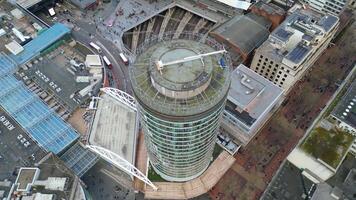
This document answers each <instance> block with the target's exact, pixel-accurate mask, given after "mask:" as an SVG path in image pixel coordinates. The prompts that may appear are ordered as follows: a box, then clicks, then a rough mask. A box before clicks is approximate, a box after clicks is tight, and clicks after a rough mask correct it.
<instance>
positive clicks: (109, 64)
mask: <svg viewBox="0 0 356 200" xmlns="http://www.w3.org/2000/svg"><path fill="white" fill-rule="evenodd" d="M103 60H104V62H105V64H106V65H107V66H108V68H109V69H112V64H111V62H110V60H109V59H108V58H107V57H106V56H103Z"/></svg>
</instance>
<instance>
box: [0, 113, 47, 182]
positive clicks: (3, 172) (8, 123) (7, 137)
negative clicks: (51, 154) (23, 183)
mask: <svg viewBox="0 0 356 200" xmlns="http://www.w3.org/2000/svg"><path fill="white" fill-rule="evenodd" d="M20 135H21V136H20ZM25 143H26V146H27V147H26V146H25V145H24V144H25ZM45 155H46V153H45V152H44V150H42V149H41V148H40V147H39V146H38V145H36V144H35V142H34V141H33V140H32V139H31V138H30V137H29V136H28V135H27V134H26V133H25V131H24V130H23V129H22V128H21V127H20V126H19V125H18V124H17V123H16V122H15V121H14V120H13V119H12V118H11V117H10V116H8V115H7V114H6V112H4V111H3V110H2V109H1V108H0V180H3V179H9V180H11V181H14V180H15V178H16V176H15V174H16V170H17V169H18V168H19V167H24V166H33V164H34V163H35V162H38V161H39V160H41V159H42V158H43V157H44V156H45ZM14 172H15V173H14Z"/></svg>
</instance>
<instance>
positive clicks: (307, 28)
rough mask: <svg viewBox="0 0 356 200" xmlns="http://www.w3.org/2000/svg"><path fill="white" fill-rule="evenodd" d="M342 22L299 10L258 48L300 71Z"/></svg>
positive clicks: (328, 16)
mask: <svg viewBox="0 0 356 200" xmlns="http://www.w3.org/2000/svg"><path fill="white" fill-rule="evenodd" d="M338 23H339V18H338V17H336V16H332V15H325V16H321V15H318V14H317V13H314V12H311V11H310V10H303V9H299V10H297V11H295V12H294V13H292V14H291V15H289V16H288V17H287V18H286V19H285V20H284V21H283V23H282V24H280V25H279V26H278V27H277V28H276V29H275V30H274V31H273V32H272V33H271V34H270V36H269V39H268V40H267V41H266V42H265V43H263V44H262V45H261V47H260V48H258V51H262V52H263V54H265V55H268V57H271V58H273V59H274V60H278V61H279V62H282V63H283V64H285V65H286V66H288V67H289V68H291V69H294V70H297V68H298V67H299V66H300V65H301V64H302V63H303V61H304V60H305V59H306V58H307V57H308V55H310V54H311V53H312V52H313V48H317V47H318V46H319V45H320V44H321V43H322V42H324V40H325V39H326V38H327V37H328V36H329V34H330V33H331V32H332V30H333V29H334V28H335V27H337V26H338Z"/></svg>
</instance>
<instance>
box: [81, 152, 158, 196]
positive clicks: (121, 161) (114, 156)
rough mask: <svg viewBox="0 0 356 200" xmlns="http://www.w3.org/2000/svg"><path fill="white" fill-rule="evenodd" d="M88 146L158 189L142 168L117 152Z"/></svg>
mask: <svg viewBox="0 0 356 200" xmlns="http://www.w3.org/2000/svg"><path fill="white" fill-rule="evenodd" d="M87 147H88V148H89V149H90V150H91V151H93V152H95V153H97V154H99V155H100V156H101V157H102V158H103V159H105V160H106V161H108V162H110V163H112V164H113V165H115V166H116V167H118V168H120V169H122V170H123V171H125V172H126V173H128V174H130V175H133V176H135V177H136V178H138V179H140V180H141V181H143V182H145V183H146V184H147V185H149V186H151V187H152V188H153V189H154V190H157V189H158V188H157V187H156V186H155V185H154V184H153V183H152V182H151V181H150V180H149V179H148V178H147V177H146V176H145V175H144V174H143V173H142V172H141V171H140V170H138V169H137V168H136V167H135V166H133V165H132V164H131V163H129V162H128V161H127V160H125V159H123V158H121V157H120V156H119V155H117V154H116V153H114V152H112V151H109V150H107V149H105V148H103V147H99V146H94V145H87Z"/></svg>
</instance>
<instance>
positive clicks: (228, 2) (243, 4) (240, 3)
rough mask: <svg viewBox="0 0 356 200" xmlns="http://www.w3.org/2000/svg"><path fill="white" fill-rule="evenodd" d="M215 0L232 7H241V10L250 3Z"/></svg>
mask: <svg viewBox="0 0 356 200" xmlns="http://www.w3.org/2000/svg"><path fill="white" fill-rule="evenodd" d="M217 1H219V2H220V3H223V4H226V5H228V6H231V7H233V8H237V9H243V10H247V9H248V8H249V7H250V6H251V3H250V2H247V1H239V0H217Z"/></svg>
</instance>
